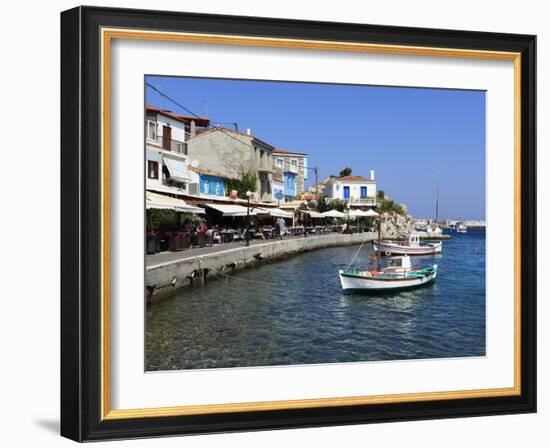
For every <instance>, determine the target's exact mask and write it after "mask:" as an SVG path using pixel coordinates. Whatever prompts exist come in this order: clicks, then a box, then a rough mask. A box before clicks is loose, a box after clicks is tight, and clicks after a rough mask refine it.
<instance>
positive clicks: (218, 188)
mask: <svg viewBox="0 0 550 448" xmlns="http://www.w3.org/2000/svg"><path fill="white" fill-rule="evenodd" d="M221 195H222V184H221V182H219V181H218V182H216V196H221Z"/></svg>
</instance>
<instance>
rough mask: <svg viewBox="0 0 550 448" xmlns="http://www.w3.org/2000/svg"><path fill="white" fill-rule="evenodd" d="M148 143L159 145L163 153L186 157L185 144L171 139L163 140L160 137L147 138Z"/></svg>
mask: <svg viewBox="0 0 550 448" xmlns="http://www.w3.org/2000/svg"><path fill="white" fill-rule="evenodd" d="M147 142H148V143H154V144H155V145H159V146H160V147H161V148H162V149H164V150H165V151H171V152H175V153H176V154H183V155H187V143H186V142H182V141H180V140H174V139H172V138H164V137H163V136H162V135H158V136H156V137H153V138H150V137H147Z"/></svg>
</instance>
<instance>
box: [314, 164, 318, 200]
mask: <svg viewBox="0 0 550 448" xmlns="http://www.w3.org/2000/svg"><path fill="white" fill-rule="evenodd" d="M313 170H314V171H315V200H319V167H318V166H317V164H315V168H314V169H313Z"/></svg>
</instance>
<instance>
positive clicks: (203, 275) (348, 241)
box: [145, 232, 376, 302]
mask: <svg viewBox="0 0 550 448" xmlns="http://www.w3.org/2000/svg"><path fill="white" fill-rule="evenodd" d="M375 238H376V233H374V232H370V233H355V234H352V235H349V234H346V235H344V234H339V233H334V234H329V235H320V236H308V237H306V238H292V239H290V238H289V239H286V240H282V241H269V242H266V243H265V244H255V245H253V246H248V247H246V246H242V247H237V248H234V249H228V250H224V251H220V252H215V253H213V254H207V255H202V256H188V257H185V258H182V259H180V260H176V261H171V262H167V263H162V264H158V265H154V266H150V267H148V268H147V270H146V273H145V296H146V298H147V301H149V302H154V301H156V300H158V299H160V298H162V297H166V296H169V295H171V294H173V293H174V292H175V291H176V290H177V289H179V288H182V287H185V286H191V285H193V284H202V283H203V282H206V281H212V280H218V279H223V278H224V274H228V275H231V274H232V273H234V272H237V271H239V270H241V269H245V268H248V267H252V266H256V265H258V264H260V263H266V262H269V261H275V260H278V259H282V258H286V257H290V256H294V255H299V254H301V253H304V252H308V251H311V250H316V249H322V248H325V247H334V246H347V245H354V244H361V243H362V242H363V241H373V240H374V239H375ZM182 255H183V254H182Z"/></svg>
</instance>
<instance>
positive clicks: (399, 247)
mask: <svg viewBox="0 0 550 448" xmlns="http://www.w3.org/2000/svg"><path fill="white" fill-rule="evenodd" d="M373 246H374V250H375V252H378V250H379V247H380V251H381V252H382V254H385V255H388V256H391V255H431V254H439V253H441V249H442V247H443V243H441V242H439V243H429V244H425V245H422V246H418V247H411V246H407V245H406V244H400V243H398V242H393V241H381V242H380V246H378V242H376V241H374V242H373Z"/></svg>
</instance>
